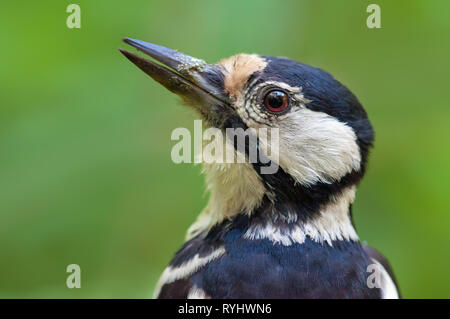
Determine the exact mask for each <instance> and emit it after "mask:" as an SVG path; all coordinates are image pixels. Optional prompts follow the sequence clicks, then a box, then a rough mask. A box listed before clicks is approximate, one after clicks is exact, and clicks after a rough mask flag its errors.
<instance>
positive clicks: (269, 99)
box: [264, 90, 289, 113]
mask: <svg viewBox="0 0 450 319" xmlns="http://www.w3.org/2000/svg"><path fill="white" fill-rule="evenodd" d="M288 102H289V99H288V96H287V94H286V93H284V92H283V91H278V90H273V91H270V92H269V93H267V94H266V96H265V98H264V105H265V107H266V108H267V109H268V110H269V111H271V112H275V113H277V112H281V111H284V110H285V109H286V107H287V106H288Z"/></svg>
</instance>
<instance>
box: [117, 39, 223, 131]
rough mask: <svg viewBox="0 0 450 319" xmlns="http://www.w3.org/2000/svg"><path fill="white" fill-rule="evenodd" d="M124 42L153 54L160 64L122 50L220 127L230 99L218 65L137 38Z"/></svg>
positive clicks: (150, 54) (155, 78) (129, 58)
mask: <svg viewBox="0 0 450 319" xmlns="http://www.w3.org/2000/svg"><path fill="white" fill-rule="evenodd" d="M123 41H124V42H125V43H127V44H129V45H131V46H133V47H134V48H136V49H138V50H139V51H142V52H144V53H145V54H147V55H149V56H151V57H152V58H154V59H155V60H156V61H158V62H160V63H161V64H158V63H155V62H153V61H150V60H147V59H144V58H142V57H140V56H138V55H136V54H134V53H132V52H129V51H126V50H122V49H119V50H120V52H122V53H123V54H124V55H125V56H126V57H127V58H128V60H130V61H131V62H133V63H134V64H135V65H136V66H137V67H138V68H140V69H141V70H142V71H144V72H145V73H147V74H148V75H150V76H151V77H152V78H153V79H154V80H156V81H157V82H159V83H161V84H162V85H163V86H165V87H166V88H167V89H169V90H170V91H172V92H173V93H176V94H177V95H179V96H180V97H181V98H182V99H183V100H184V101H185V102H186V103H187V104H189V105H192V106H194V107H195V108H196V109H197V110H198V111H199V112H200V113H201V114H202V115H203V116H204V118H205V119H206V120H207V121H209V122H210V124H212V125H214V126H216V127H217V126H220V125H221V123H223V120H224V117H225V116H224V115H225V114H224V112H227V111H229V109H230V101H229V98H228V96H227V95H226V94H225V92H224V90H223V73H222V72H221V69H220V67H219V65H217V64H207V63H206V62H205V61H203V60H200V59H197V58H194V57H191V56H189V55H187V54H184V53H181V52H178V51H175V50H172V49H168V48H165V47H163V46H160V45H156V44H152V43H147V42H144V41H140V40H134V39H129V38H126V39H123Z"/></svg>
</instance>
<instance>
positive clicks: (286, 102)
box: [120, 39, 373, 222]
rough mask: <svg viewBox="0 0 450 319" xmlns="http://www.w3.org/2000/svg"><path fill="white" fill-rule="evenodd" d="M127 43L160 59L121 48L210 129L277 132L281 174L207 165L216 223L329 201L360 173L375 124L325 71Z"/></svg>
mask: <svg viewBox="0 0 450 319" xmlns="http://www.w3.org/2000/svg"><path fill="white" fill-rule="evenodd" d="M124 41H125V42H126V43H128V44H130V45H131V46H133V47H135V48H136V49H138V50H140V51H142V52H144V53H145V54H147V55H149V56H151V57H152V58H154V59H155V60H157V61H158V62H160V63H161V64H158V63H155V62H152V61H150V60H147V59H144V58H142V57H140V56H138V55H136V54H134V53H131V52H128V51H125V50H120V51H121V52H122V53H123V54H124V55H125V56H126V57H127V58H128V59H129V60H130V61H131V62H133V63H134V64H136V65H137V66H138V67H139V68H140V69H142V70H143V71H144V72H145V73H147V74H148V75H150V76H151V77H152V78H153V79H155V80H156V81H158V82H159V83H161V84H162V85H163V86H165V87H166V88H168V89H169V90H170V91H172V92H174V93H176V94H178V95H179V96H180V97H181V98H182V99H183V101H184V102H185V103H187V104H189V105H191V106H192V107H194V108H195V109H196V110H197V111H198V112H199V113H200V114H201V116H202V118H203V119H204V120H205V121H206V122H207V123H208V125H210V126H212V127H217V128H218V129H220V130H226V129H227V128H238V127H241V128H243V129H246V128H252V129H259V128H278V129H279V156H278V159H277V160H278V163H277V164H279V168H280V169H279V170H278V171H277V172H276V173H274V174H267V175H264V174H261V173H260V172H259V171H258V169H257V165H258V164H253V165H251V164H247V163H246V164H220V165H219V164H217V165H209V164H208V165H206V170H207V173H209V174H207V180H208V184H209V188H210V190H211V192H212V194H211V196H212V198H211V202H210V204H209V206H208V207H207V211H208V212H211V211H212V210H215V211H217V210H218V211H220V213H216V214H219V216H220V217H217V218H216V220H217V219H219V220H220V219H221V218H224V217H230V216H233V215H234V214H238V213H240V212H248V213H251V211H252V210H253V209H255V208H256V207H258V205H261V202H262V201H263V199H264V198H269V199H270V201H271V202H275V203H277V202H278V203H283V202H292V201H297V200H303V202H305V203H308V202H315V201H322V202H326V201H329V200H330V198H333V196H336V195H337V194H338V193H339V192H342V191H343V190H344V189H348V188H349V187H353V186H354V185H355V184H357V183H358V182H359V180H360V179H361V177H362V176H363V174H364V168H365V164H366V161H367V156H368V151H369V147H370V146H371V144H372V141H373V130H372V126H371V124H370V122H369V120H368V118H367V115H366V112H365V111H364V109H363V107H362V106H361V104H360V103H359V102H358V100H357V98H356V97H355V96H354V95H353V94H352V93H351V92H350V91H349V90H348V89H347V88H346V87H345V86H344V85H342V84H341V83H340V82H338V81H337V80H335V79H334V78H333V76H331V75H330V74H329V73H327V72H325V71H323V70H321V69H319V68H315V67H312V66H309V65H305V64H302V63H299V62H296V61H293V60H290V59H288V58H279V57H270V56H260V55H256V54H238V55H235V56H232V57H230V58H227V59H223V60H221V61H219V62H218V63H215V64H207V63H206V62H205V61H203V60H200V59H197V58H193V57H191V56H188V55H186V54H183V53H180V52H178V51H174V50H171V49H168V48H165V47H162V46H158V45H155V44H151V43H146V42H143V41H139V40H133V39H125V40H124ZM162 64H163V65H162ZM239 198H240V199H241V200H239ZM210 222H211V221H210Z"/></svg>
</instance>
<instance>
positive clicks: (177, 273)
mask: <svg viewBox="0 0 450 319" xmlns="http://www.w3.org/2000/svg"><path fill="white" fill-rule="evenodd" d="M224 253H225V248H224V247H221V248H218V249H216V250H215V251H213V252H212V253H211V254H209V255H207V256H204V257H199V255H198V254H197V255H195V256H194V257H193V258H191V259H189V260H188V261H186V262H184V263H183V264H181V265H180V266H177V267H171V266H168V267H167V268H166V269H164V272H163V273H162V275H161V278H159V281H158V283H157V284H156V288H155V292H154V293H153V297H154V298H157V297H158V295H159V293H160V291H161V288H162V287H163V286H164V285H165V284H170V283H172V282H174V281H177V280H179V279H183V278H186V277H188V276H189V275H192V274H193V273H195V272H197V271H198V270H199V269H200V268H202V267H204V266H205V265H207V264H208V263H210V262H211V261H213V260H215V259H217V258H219V257H221V256H222V255H223V254H224Z"/></svg>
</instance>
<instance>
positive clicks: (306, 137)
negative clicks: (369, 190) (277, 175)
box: [277, 107, 361, 186]
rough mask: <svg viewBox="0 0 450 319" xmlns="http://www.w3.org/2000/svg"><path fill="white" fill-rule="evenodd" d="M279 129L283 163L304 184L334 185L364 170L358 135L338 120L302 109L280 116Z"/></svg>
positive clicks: (288, 171)
mask: <svg viewBox="0 0 450 319" xmlns="http://www.w3.org/2000/svg"><path fill="white" fill-rule="evenodd" d="M277 126H278V127H279V164H280V166H281V167H282V168H283V169H284V170H285V171H286V172H287V173H288V174H290V175H291V176H292V177H293V178H294V179H295V180H296V181H297V182H299V183H300V184H302V185H305V186H307V185H312V184H315V183H317V182H323V183H332V182H335V181H339V180H340V179H341V178H342V177H343V176H345V175H346V174H348V173H350V172H352V171H353V170H356V171H357V170H359V169H360V165H361V155H360V152H359V147H358V144H357V143H356V134H355V132H354V131H353V129H352V128H351V127H350V126H348V125H346V124H345V123H342V122H340V121H339V120H337V119H336V118H334V117H332V116H330V115H328V114H326V113H323V112H316V111H312V110H309V109H307V108H306V107H300V108H298V109H296V110H295V111H293V112H291V113H288V114H286V115H285V116H281V117H279V118H278V120H277Z"/></svg>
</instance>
